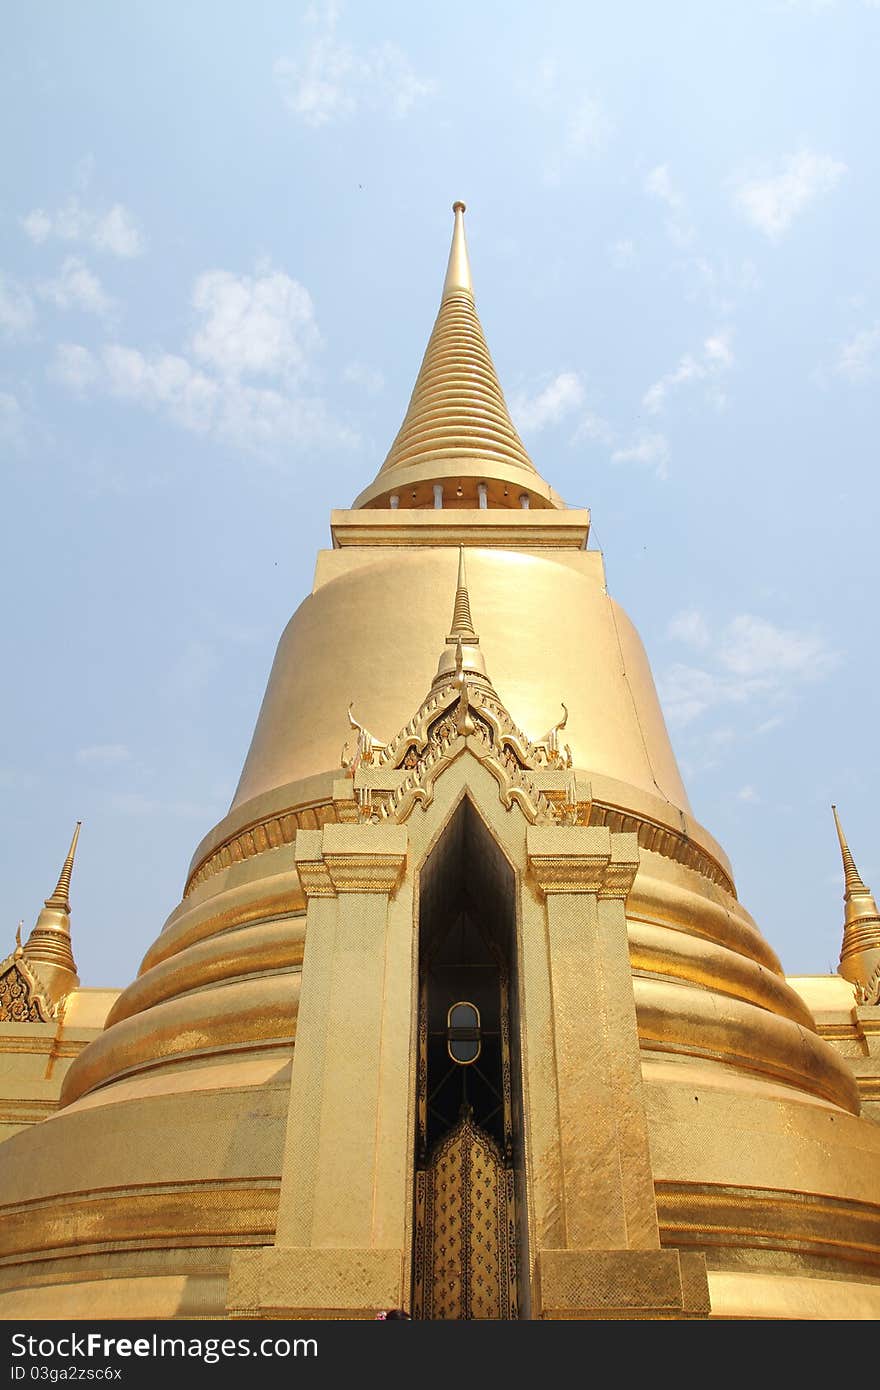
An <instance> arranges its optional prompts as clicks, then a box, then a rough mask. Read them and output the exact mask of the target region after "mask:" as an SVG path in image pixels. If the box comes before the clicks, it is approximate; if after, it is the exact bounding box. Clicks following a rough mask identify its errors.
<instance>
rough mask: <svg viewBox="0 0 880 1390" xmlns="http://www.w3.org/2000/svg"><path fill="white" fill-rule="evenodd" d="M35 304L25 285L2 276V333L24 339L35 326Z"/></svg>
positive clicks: (0, 296) (0, 324)
mask: <svg viewBox="0 0 880 1390" xmlns="http://www.w3.org/2000/svg"><path fill="white" fill-rule="evenodd" d="M34 319H35V314H34V303H33V300H32V299H31V297H30V295H29V294H28V292H27V290H26V289H25V288H24V286H23V285H19V284H18V282H17V281H15V280H12V279H10V277H9V276H8V275H3V274H0V331H2V332H3V333H5V334H6V336H7V337H9V338H22V337H24V336H25V335H26V334H27V333H29V332H30V330H31V329H32V328H33V326H34Z"/></svg>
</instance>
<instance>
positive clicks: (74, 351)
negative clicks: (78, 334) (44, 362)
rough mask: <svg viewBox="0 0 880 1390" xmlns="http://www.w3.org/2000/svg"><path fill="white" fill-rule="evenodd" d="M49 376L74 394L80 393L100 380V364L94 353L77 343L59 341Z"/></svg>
mask: <svg viewBox="0 0 880 1390" xmlns="http://www.w3.org/2000/svg"><path fill="white" fill-rule="evenodd" d="M49 376H50V377H51V378H52V380H53V381H59V382H60V383H61V385H62V386H66V387H67V389H68V390H69V391H72V392H73V393H74V395H82V393H83V392H85V391H87V390H88V389H89V387H91V386H94V385H95V384H96V383H97V382H98V381H99V380H100V377H101V366H100V363H99V362H98V359H97V358H96V357H95V354H94V353H93V352H90V351H89V349H88V348H86V347H82V346H81V345H80V344H79V343H59V345H58V347H56V349H55V357H54V360H53V361H52V363H51V364H50V366H49Z"/></svg>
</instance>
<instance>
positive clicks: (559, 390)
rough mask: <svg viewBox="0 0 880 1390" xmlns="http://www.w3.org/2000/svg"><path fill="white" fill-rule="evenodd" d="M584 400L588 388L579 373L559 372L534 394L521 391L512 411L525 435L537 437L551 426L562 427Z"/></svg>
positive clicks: (513, 399) (515, 398)
mask: <svg viewBox="0 0 880 1390" xmlns="http://www.w3.org/2000/svg"><path fill="white" fill-rule="evenodd" d="M583 399H584V386H583V382H582V381H581V379H580V377H579V376H578V374H577V372H559V373H558V374H557V375H556V376H554V377H553V378H552V380H551V381H548V383H547V385H546V386H544V387H543V388H542V389H541V390H540V391H538V392H537V393H536V394H534V395H527V394H525V393H524V392H520V393H519V394H518V395H516V396H514V397H512V399H511V402H510V412H511V414H512V416H513V418H514V420H515V421H516V423H517V425H518V427H519V428H520V429H521V430H522V431H523V433H524V434H537V433H539V431H541V430H543V429H546V428H547V426H548V425H558V424H559V423H560V421H561V420H564V419H565V418H566V416H569V415H571V413H572V411H574V410H577V408H578V406H579V405H581V403H582V402H583Z"/></svg>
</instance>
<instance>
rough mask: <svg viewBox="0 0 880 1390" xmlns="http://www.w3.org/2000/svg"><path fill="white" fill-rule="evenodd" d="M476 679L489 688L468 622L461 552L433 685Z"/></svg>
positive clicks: (482, 660) (478, 640) (461, 551)
mask: <svg viewBox="0 0 880 1390" xmlns="http://www.w3.org/2000/svg"><path fill="white" fill-rule="evenodd" d="M468 678H471V679H473V678H477V679H478V680H480V681H482V682H483V683H485V684H489V677H488V674H487V672H486V662H485V660H484V659H483V653H482V652H481V651H480V639H479V637H478V636H477V634H476V631H475V629H474V624H473V619H472V618H471V600H470V595H469V594H468V587H467V573H466V571H465V565H464V548H463V547H462V546H459V549H458V582H457V584H456V588H455V603H454V604H453V607H452V626H451V628H450V630H449V633H448V635H447V638H446V646H445V647H444V649H443V651H442V653H441V655H440V663H439V665H438V667H437V674H436V676H435V677H434V682H433V683H434V685H439V684H440V683H441V682H443V681H448V680H453V679H457V680H459V681H461V680H466V679H468Z"/></svg>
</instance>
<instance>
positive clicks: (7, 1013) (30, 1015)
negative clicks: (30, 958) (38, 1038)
mask: <svg viewBox="0 0 880 1390" xmlns="http://www.w3.org/2000/svg"><path fill="white" fill-rule="evenodd" d="M54 1016H55V1012H54V1009H53V1008H52V1005H51V1003H50V1002H49V1000H48V999H47V998H46V996H45V994H44V993H43V991H42V989H41V988H40V984H39V981H38V980H37V978H36V976H35V974H34V973H33V971H32V970H31V969H30V968H29V966H28V965H27V964H26V963H25V962H24V961H23V960H22V958H21V957H20V955H19V953H18V951H16V952H15V954H14V955H12V956H7V957H6V959H5V960H4V961H2V962H0V1023H50V1022H51V1021H52V1019H53V1018H54Z"/></svg>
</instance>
